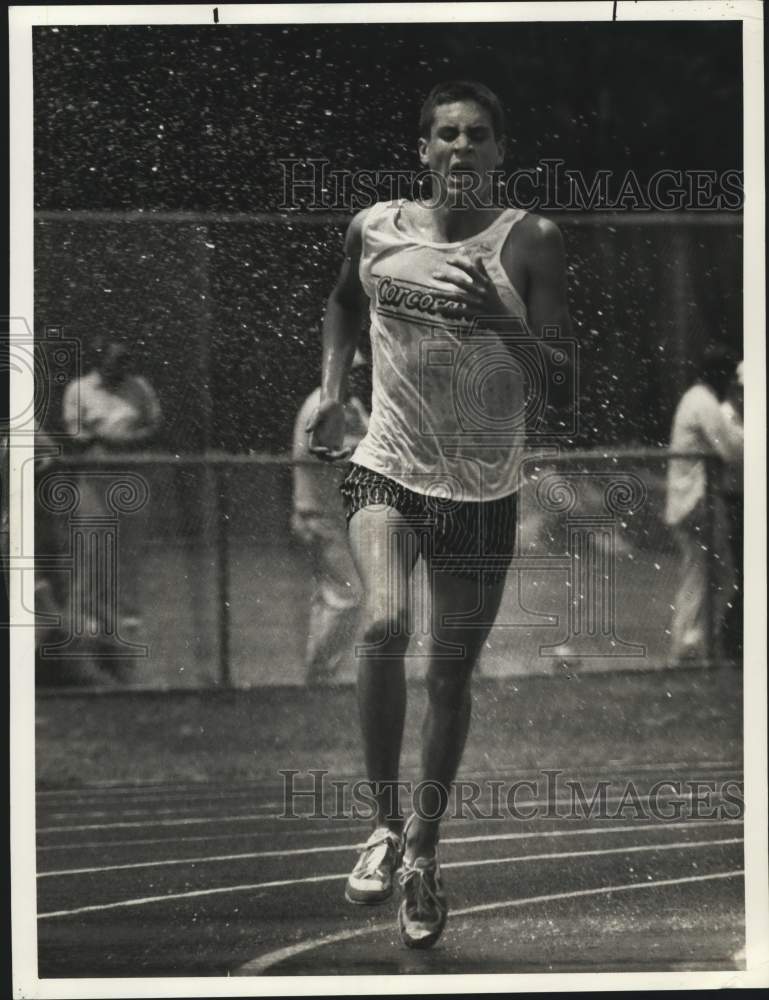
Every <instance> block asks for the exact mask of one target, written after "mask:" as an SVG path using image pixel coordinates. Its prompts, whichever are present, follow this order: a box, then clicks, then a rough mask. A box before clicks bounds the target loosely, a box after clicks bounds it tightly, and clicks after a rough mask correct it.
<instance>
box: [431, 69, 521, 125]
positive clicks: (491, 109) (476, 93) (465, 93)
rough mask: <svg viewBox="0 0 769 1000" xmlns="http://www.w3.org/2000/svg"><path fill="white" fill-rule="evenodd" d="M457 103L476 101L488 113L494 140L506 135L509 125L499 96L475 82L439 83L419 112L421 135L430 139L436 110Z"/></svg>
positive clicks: (451, 81)
mask: <svg viewBox="0 0 769 1000" xmlns="http://www.w3.org/2000/svg"><path fill="white" fill-rule="evenodd" d="M455 101H474V102H475V103H476V104H480V106H481V107H482V108H483V109H484V110H485V111H487V112H488V115H489V118H490V119H491V126H492V128H493V129H494V138H495V139H500V138H501V137H502V136H503V135H505V133H506V130H507V125H506V123H505V112H504V109H503V107H502V103H501V102H500V100H499V98H498V97H497V95H496V94H495V93H494V92H493V91H491V90H489V88H488V87H486V86H485V85H484V84H482V83H476V82H475V81H474V80H449V81H447V82H446V83H438V84H436V86H434V87H433V89H432V90H431V91H430V93H429V94H428V95H427V98H426V99H425V102H424V104H423V105H422V110H421V111H420V112H419V135H420V137H422V138H428V137H429V135H430V131H431V129H432V127H433V118H434V117H435V109H436V108H437V107H438V105H439V104H453V103H454V102H455Z"/></svg>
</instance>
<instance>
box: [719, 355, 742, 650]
mask: <svg viewBox="0 0 769 1000" xmlns="http://www.w3.org/2000/svg"><path fill="white" fill-rule="evenodd" d="M743 378H744V362H743V361H740V363H739V364H738V365H737V368H736V370H735V373H734V377H733V378H732V381H731V383H730V385H729V389H728V391H727V394H726V399H725V400H724V402H723V403H722V404H721V409H722V410H723V413H724V416H725V417H726V421H727V423H728V424H730V425H731V426H732V427H733V428H734V430H735V431H736V433H737V434H743V433H744V428H743V385H744V383H743ZM743 472H744V470H743V455H742V451H740V456H739V459H738V461H736V462H734V463H732V464H730V465H727V466H726V468H725V469H724V480H723V483H724V500H725V501H726V512H727V515H728V518H729V538H730V541H731V544H732V555H733V556H734V565H735V574H736V582H737V587H738V590H737V592H736V593H735V596H734V598H733V600H731V601H730V602H729V608H728V610H727V613H726V622H725V624H724V636H725V639H726V642H727V643H730V644H731V646H732V647H733V648H734V649H735V650H736V653H737V664H740V663H741V662H742V632H743V623H742V612H743V602H742V593H743V591H742V564H743V559H742V517H743V505H742V482H743Z"/></svg>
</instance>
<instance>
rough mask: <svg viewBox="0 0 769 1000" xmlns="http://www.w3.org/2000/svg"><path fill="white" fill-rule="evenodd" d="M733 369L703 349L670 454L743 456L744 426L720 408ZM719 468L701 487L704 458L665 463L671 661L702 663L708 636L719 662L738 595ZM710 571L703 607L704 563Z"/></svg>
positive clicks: (718, 350) (726, 358) (715, 350)
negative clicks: (676, 560) (671, 547)
mask: <svg viewBox="0 0 769 1000" xmlns="http://www.w3.org/2000/svg"><path fill="white" fill-rule="evenodd" d="M732 371H733V367H732V362H731V358H730V355H729V353H728V352H727V351H726V350H725V349H724V348H722V347H718V346H714V347H711V348H709V349H707V350H706V352H705V356H704V359H703V363H702V367H701V375H700V378H699V380H698V381H697V382H695V384H694V385H692V386H691V387H690V388H689V389H688V390H687V391H686V392H685V393H684V395H683V396H682V397H681V400H680V402H679V404H678V406H677V408H676V411H675V415H674V417H673V429H672V434H671V441H670V447H671V450H672V451H673V452H700V453H712V454H713V455H714V456H717V457H718V458H720V459H721V461H722V462H724V463H727V465H731V464H734V463H737V462H739V461H740V460H741V457H742V442H743V434H742V428H741V426H739V425H738V424H736V423H734V422H733V421H730V420H728V419H727V417H726V415H725V413H724V410H723V408H722V402H723V400H724V397H725V395H726V391H727V387H728V384H729V379H730V377H731V373H732ZM721 472H722V470H721V469H720V468H719V467H718V465H717V464H716V463H713V462H711V464H710V469H709V473H710V474H709V475H708V476H707V482H706V467H705V460H704V459H702V458H674V459H671V461H670V463H669V465H668V477H667V502H666V506H665V522H666V524H668V525H669V526H670V527H671V528H672V529H673V533H674V535H675V539H676V543H677V545H678V548H679V550H680V553H681V558H682V563H681V576H680V583H679V586H678V591H677V594H676V597H675V600H674V611H673V621H672V626H671V658H672V662H673V663H674V664H676V663H680V662H682V661H697V660H699V661H704V660H705V659H706V657H707V653H708V631H709V630H712V631H711V634H712V636H713V638H714V640H715V642H714V648H713V649H711V650H710V655H711V658H712V659H713V660H714V661H715V662H718V661H721V660H722V659H723V658H724V652H725V651H724V649H723V637H722V631H723V625H724V621H725V617H726V613H727V610H728V607H729V604H730V602H731V601H733V599H734V597H735V593H736V587H737V583H736V577H735V567H734V559H733V556H732V551H731V545H730V542H729V525H728V519H727V511H726V505H725V503H724V498H723V495H722V491H721V488H720V477H721ZM711 546H712V550H713V551H712V573H713V580H712V584H711V601H710V609H709V607H708V563H709V561H710V559H711V551H710V550H711Z"/></svg>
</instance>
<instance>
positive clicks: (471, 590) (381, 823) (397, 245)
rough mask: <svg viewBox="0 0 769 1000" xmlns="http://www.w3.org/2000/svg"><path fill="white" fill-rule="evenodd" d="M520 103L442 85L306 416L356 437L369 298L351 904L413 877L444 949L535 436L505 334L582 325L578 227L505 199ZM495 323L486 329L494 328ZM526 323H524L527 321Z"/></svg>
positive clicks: (417, 903) (410, 899)
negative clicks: (483, 655) (577, 321)
mask: <svg viewBox="0 0 769 1000" xmlns="http://www.w3.org/2000/svg"><path fill="white" fill-rule="evenodd" d="M504 134H505V128H504V114H503V111H502V107H501V105H500V102H499V100H498V98H497V97H496V96H495V95H494V94H493V93H492V92H491V91H489V90H488V89H487V88H486V87H484V86H482V85H480V84H477V83H470V82H462V81H460V82H452V83H448V84H444V85H439V86H437V87H435V88H434V89H433V90H432V91H431V93H430V94H429V96H428V98H427V100H426V102H425V104H424V106H423V108H422V113H421V116H420V130H419V136H420V138H419V142H418V150H419V158H420V161H421V163H422V165H423V166H424V167H426V168H428V169H429V170H430V171H431V178H432V190H431V192H430V195H429V197H428V198H425V199H419V200H416V201H406V200H400V201H396V202H387V203H379V204H376V205H374V206H372V207H371V208H369V209H367V210H364V211H363V212H360V213H359V214H358V215H357V216H356V217H355V218H354V219H353V221H352V223H351V224H350V227H349V230H348V232H347V237H346V241H345V255H344V261H343V263H342V268H341V272H340V274H339V278H338V280H337V283H336V285H335V287H334V289H333V291H332V292H331V296H330V297H329V300H328V305H327V308H326V314H325V319H324V325H323V378H322V397H321V403H320V406H319V408H318V411H317V414H316V416H315V418H314V420H313V421H311V423H310V425H309V426H308V430H310V431H311V441H310V447H311V450H312V451H314V453H315V454H317V455H319V456H321V457H325V458H326V459H329V460H333V459H335V458H339V457H342V456H343V455H344V454H345V453H344V450H343V448H342V437H343V433H344V410H343V406H342V402H341V399H342V391H343V385H344V379H345V375H346V372H347V370H348V368H349V365H350V363H351V361H352V357H353V355H354V352H355V344H356V340H357V336H358V330H359V325H360V323H361V321H362V316H363V310H364V309H366V308H367V307H368V308H369V312H370V320H371V344H372V353H373V380H374V390H373V401H372V403H373V405H372V415H371V421H370V424H369V429H368V433H367V435H366V437H365V438H364V439H363V441H362V442H361V443H360V445H359V446H358V448H357V449H356V451H355V453H354V455H353V456H352V465H351V470H350V472H349V474H348V476H347V478H346V480H345V482H344V483H343V486H342V492H343V495H344V497H345V501H346V505H347V515H348V519H349V531H350V539H351V543H352V548H353V553H354V556H355V559H356V563H357V565H358V567H359V572H360V575H361V579H362V582H363V586H364V590H365V602H364V609H363V617H364V621H363V627H364V640H365V643H364V646H363V647H362V650H359V673H358V694H359V706H360V719H361V727H362V734H363V746H364V753H365V760H366V767H367V771H368V777H369V779H370V780H371V782H372V785H373V787H374V789H375V798H376V802H377V816H376V819H375V824H374V825H375V829H374V832H373V834H372V835H371V837H370V838H369V840H368V841H367V843H366V845H364V848H363V850H362V852H361V856H360V859H359V861H358V864H357V865H356V866H355V868H354V869H353V872H352V874H351V875H350V877H349V879H348V883H347V889H346V895H347V898H348V899H349V900H350V901H352V902H356V903H369V902H371V903H374V902H381V901H382V900H384V899H386V898H388V897H389V896H390V894H391V893H392V883H393V875H394V873H395V872H396V871H397V870H399V872H400V883H401V886H402V887H403V898H402V901H401V905H400V908H399V912H398V925H399V929H400V934H401V939H402V940H403V942H404V943H405V944H406V945H407V946H409V947H415V948H425V947H430V946H431V945H432V944H434V943H435V941H436V940H437V939H438V937H439V936H440V934H441V932H442V930H443V927H444V924H445V921H446V914H447V905H446V899H445V895H444V893H443V888H442V881H441V876H440V869H439V865H438V858H437V843H438V833H439V822H440V817H441V815H442V814H443V812H444V811H445V809H446V806H447V804H448V794H449V788H450V785H451V783H452V781H453V780H454V778H455V775H456V771H457V768H458V765H459V762H460V759H461V757H462V752H463V749H464V745H465V740H466V737H467V731H468V726H469V722H470V707H471V700H470V677H471V674H472V670H473V667H474V665H475V663H476V660H477V658H478V655H479V653H480V651H481V649H482V648H483V643H484V641H485V639H486V637H487V635H488V633H489V630H490V628H491V626H492V624H493V621H494V617H495V615H496V613H497V609H498V607H499V603H500V599H501V597H502V591H503V588H504V583H505V572H506V568H507V566H508V565H509V562H510V559H511V557H512V546H513V540H514V537H515V517H516V490H517V488H518V464H519V461H520V459H521V453H522V448H523V436H522V432H523V411H524V403H523V391H524V390H523V385H522V378H521V375H520V371H521V367H520V365H519V364H517V363H516V362H515V360H514V358H513V357H512V354H511V352H510V348H509V344H508V345H507V346H506V342H505V341H504V340H503V339H502V338H501V337H500V336H499V335H498V334H497V333H495V332H494V331H493V329H489V328H490V327H494V326H495V324H496V325H498V324H500V323H502V324H503V325H504V324H506V325H507V326H508V327H510V328H512V329H513V330H514V329H515V327H516V322H515V321H516V320H517V321H518V327H519V329H524V328H523V325H522V324H526V325H527V326H528V330H529V340H530V339H531V336H532V335H533V337H534V338H539V337H541V336H542V331H543V328H544V327H550V328H553V327H557V328H559V330H560V334H561V336H568V335H569V333H570V321H569V316H568V310H567V303H566V276H565V265H564V251H563V244H562V240H561V235H560V233H559V231H558V229H557V228H556V226H555V225H553V224H552V223H551V222H548V221H546V220H544V219H541V218H537V217H536V216H534V215H529V214H527V213H526V212H524V211H522V210H520V209H510V208H508V209H503V208H502V207H501V206H500V205H499V204H498V203H495V198H494V196H493V186H494V185H493V177H492V176H490V175H491V172H492V171H494V170H495V169H497V168H498V167H500V165H501V164H502V161H503V158H504ZM484 321H485V323H486V326H484ZM524 332H525V331H524ZM420 555H421V556H422V558H423V559H424V560H425V562H426V564H427V571H428V575H429V581H430V582H429V585H430V591H431V597H432V623H431V624H432V630H431V640H430V642H431V648H430V659H429V662H428V666H427V671H426V686H427V693H428V708H427V714H426V718H425V722H424V733H423V754H422V778H423V780H424V782H425V783H429V784H423V785H422V788H423V789H424V790H425V794H423V795H422V796H421V798H420V801H419V803H418V805H419V808H418V809H417V810H416V811H415V812H414V813H413V814H412V816H411V817H410V818H409V821H408V822H407V824H406V825H405V828H404V826H403V823H402V820H401V817H400V814H399V810H398V802H397V786H396V785H395V782H397V779H398V765H399V756H400V748H401V737H402V733H403V721H404V713H405V703H406V686H405V671H404V656H405V653H406V647H407V644H408V624H409V623H408V608H409V591H408V588H409V580H410V577H411V573H412V570H413V567H414V564H415V562H416V559H417V558H418V557H419V556H420Z"/></svg>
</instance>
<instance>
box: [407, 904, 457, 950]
mask: <svg viewBox="0 0 769 1000" xmlns="http://www.w3.org/2000/svg"><path fill="white" fill-rule="evenodd" d="M447 919H448V911H447V910H446V911H444V913H443V917H442V919H441V922H440V925H439V926H438V927H437V928H436V930H434V931H433V933H432V934H426V935H425V936H424V937H421V938H412V937H409V934H408V931H407V930H406V926H405V923H404V920H403V906H402V905H401V906H400V907H399V909H398V933H399V934H400V938H401V941H402V942H403V943H404V944H405V945H406V947H407V948H414V949H416V950H418V951H419V950H424V949H427V948H432V946H433V945H434V944H435V942H436V941H437V940H438V938H439V937H440V936H441V934H443V929H444V927H445V926H446V920H447Z"/></svg>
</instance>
